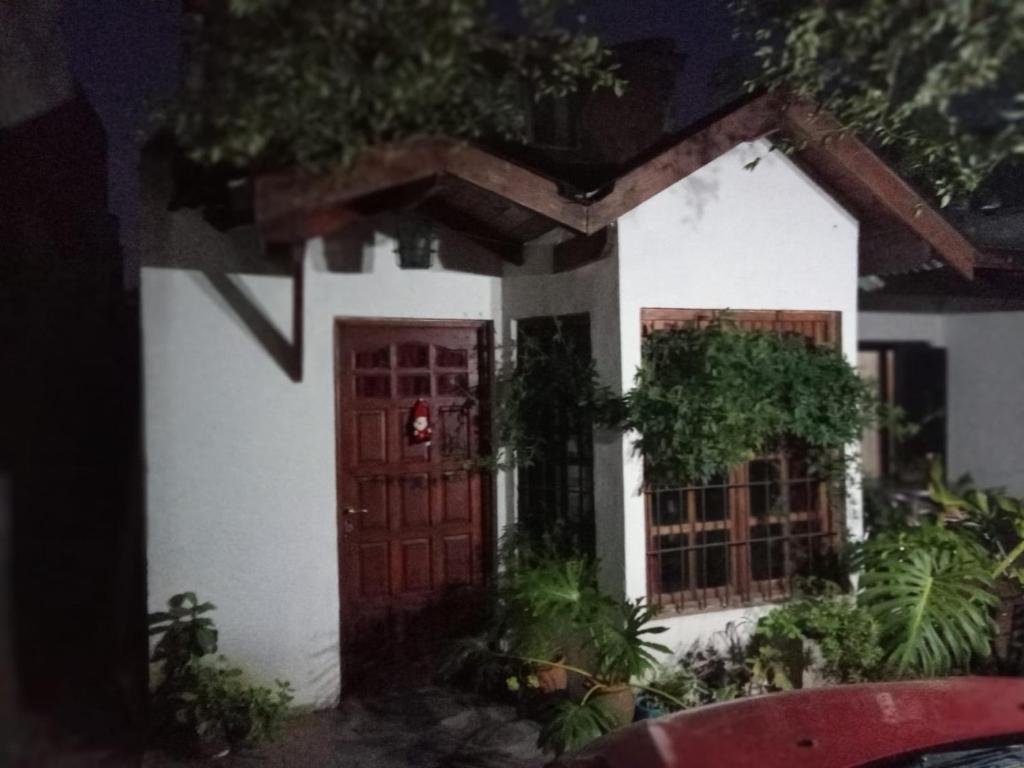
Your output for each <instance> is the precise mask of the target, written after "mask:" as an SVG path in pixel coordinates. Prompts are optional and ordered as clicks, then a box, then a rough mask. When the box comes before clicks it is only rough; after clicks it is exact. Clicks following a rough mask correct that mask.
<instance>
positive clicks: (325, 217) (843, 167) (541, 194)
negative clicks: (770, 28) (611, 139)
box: [255, 95, 977, 278]
mask: <svg viewBox="0 0 1024 768" xmlns="http://www.w3.org/2000/svg"><path fill="white" fill-rule="evenodd" d="M775 133H781V134H783V135H785V136H787V137H789V139H790V140H791V142H792V143H793V144H794V145H795V146H797V147H798V148H799V149H798V151H797V152H796V153H795V155H794V158H795V160H796V162H797V164H798V165H799V166H801V167H802V168H803V169H804V170H805V171H806V172H807V173H808V174H809V175H811V177H812V178H814V179H815V180H816V181H817V182H818V183H819V184H821V185H822V186H823V187H825V188H826V189H827V190H828V191H829V193H830V194H832V195H833V196H834V197H835V198H836V199H837V200H838V201H839V202H840V203H841V204H843V205H844V206H845V207H847V208H848V209H849V210H850V212H851V213H852V214H853V215H854V216H855V217H857V219H858V221H859V223H860V230H861V236H860V254H859V256H860V271H861V273H862V274H893V273H906V272H910V271H915V270H917V269H920V268H927V267H930V266H934V264H935V263H936V262H940V263H943V264H947V265H949V266H950V267H952V268H953V269H954V270H956V271H957V272H959V273H961V274H962V275H963V276H964V277H967V278H970V277H971V276H972V274H973V268H974V262H975V260H976V258H977V254H976V253H975V249H974V248H973V246H972V245H971V244H970V243H969V242H968V241H967V240H966V239H965V238H964V237H963V235H961V234H960V233H959V232H958V231H957V230H956V229H955V228H954V227H953V226H952V225H951V224H950V223H949V222H948V221H946V219H945V218H944V217H943V216H942V215H940V214H939V213H938V211H936V210H935V209H934V208H933V207H932V206H931V205H930V204H929V203H928V201H927V200H925V199H924V198H923V197H922V196H921V195H920V194H918V193H917V192H916V191H915V190H914V189H913V188H912V187H911V186H910V185H909V184H907V183H906V182H905V181H904V180H903V179H902V178H900V176H899V175H898V174H896V173H895V171H893V170H892V168H890V167H889V166H888V165H887V164H886V163H885V162H884V161H883V160H882V159H881V158H879V157H878V155H876V154H875V153H874V152H873V151H871V149H869V148H868V147H867V146H866V145H864V144H863V142H861V141H859V140H858V139H857V138H856V137H854V136H851V135H849V134H844V133H843V132H842V131H841V130H840V125H839V124H838V123H837V122H836V121H835V120H834V119H833V118H832V117H831V116H829V115H828V114H826V113H823V112H821V111H820V110H817V109H815V108H814V107H812V106H809V105H807V104H804V103H799V102H795V103H794V102H783V101H782V100H780V99H778V98H777V97H773V96H769V95H762V96H758V97H756V98H754V99H752V100H750V101H748V102H746V103H745V104H743V105H742V106H739V107H737V108H734V109H731V110H729V111H727V112H725V113H723V114H721V115H719V116H715V117H713V118H712V119H709V120H708V121H706V122H705V123H704V124H703V125H702V126H700V127H699V129H698V130H695V131H690V132H688V133H687V134H686V135H685V136H682V137H676V138H675V139H673V140H672V141H671V142H670V143H669V145H668V146H667V147H666V148H664V149H662V150H661V151H657V152H656V153H654V154H653V155H652V156H651V157H649V158H648V159H646V160H644V161H642V162H640V163H639V164H637V165H636V166H635V167H633V168H632V169H630V170H627V171H626V172H624V173H622V174H621V175H619V176H618V177H617V178H615V179H614V180H612V181H610V182H609V183H608V184H605V185H602V186H601V187H600V188H598V189H594V190H589V191H587V190H583V191H581V190H573V189H572V188H571V187H569V186H568V185H566V184H562V183H559V181H557V180H556V179H554V178H551V177H549V176H546V175H545V174H543V173H541V172H539V171H537V170H533V169H530V168H526V167H524V166H522V165H518V164H516V163H513V162H511V161H509V160H507V159H505V158H502V157H500V156H498V155H496V154H494V153H492V152H488V151H486V150H483V149H481V148H478V147H474V146H471V145H468V144H466V143H463V142H456V141H453V140H449V139H428V138H425V139H418V140H412V141H408V142H405V143H403V144H400V145H393V146H382V147H377V148H374V149H371V150H368V151H366V152H364V153H363V154H362V155H361V156H360V158H359V159H358V160H357V161H356V162H355V163H354V164H353V165H352V166H351V167H350V168H348V169H346V170H344V171H340V172H336V173H326V174H322V175H311V174H307V173H302V172H287V173H279V174H273V175H267V176H262V177H259V178H257V179H256V181H255V215H256V223H257V225H258V226H259V228H260V230H261V232H262V234H263V237H264V239H265V240H266V241H268V242H291V243H295V242H300V241H304V240H307V239H310V238H313V237H320V236H326V235H330V234H332V233H334V232H337V231H338V230H340V229H343V228H344V227H346V226H348V225H349V224H350V223H352V222H353V221H355V220H357V219H359V218H362V217H365V216H370V215H374V214H376V213H380V212H383V211H387V210H417V211H419V212H421V213H423V214H425V215H427V216H429V217H430V218H431V219H432V220H434V221H435V222H437V223H438V224H439V225H441V226H442V227H443V228H445V229H448V230H451V231H453V232H456V233H458V234H459V235H461V236H464V237H467V238H470V239H472V240H474V241H476V242H477V243H478V244H480V245H482V246H484V247H486V248H489V249H490V250H491V251H492V252H494V253H496V254H497V255H498V256H500V257H501V258H504V259H507V260H510V261H514V262H515V261H520V260H521V258H522V246H523V245H524V244H525V243H527V242H529V241H531V240H533V239H535V238H537V237H539V236H541V235H543V234H545V233H547V232H551V231H552V230H555V229H562V230H564V231H565V232H566V233H567V234H568V237H569V238H570V239H569V240H568V241H567V242H565V243H563V244H562V245H560V246H558V247H562V246H565V247H567V248H579V249H583V250H586V249H588V248H591V247H593V248H600V247H603V239H602V233H606V232H607V230H606V228H607V227H608V226H609V225H610V224H612V223H614V222H615V221H616V219H618V218H619V217H620V216H622V215H623V214H625V213H627V212H628V211H630V210H632V209H633V208H635V207H637V206H638V205H640V204H641V203H643V202H644V201H646V200H648V199H649V198H651V197H653V196H654V195H656V194H657V193H659V192H661V191H662V190H664V189H667V188H668V187H669V186H671V185H672V184H674V183H676V182H677V181H679V180H681V179H683V178H686V177H687V176H689V175H690V174H691V173H694V172H695V171H697V170H699V169H700V168H702V167H703V166H705V165H707V164H708V163H709V162H711V161H712V160H714V159H716V158H717V157H719V156H721V155H723V154H725V153H726V152H728V151H729V150H730V149H732V148H733V147H735V146H736V145H738V144H740V143H742V142H747V141H753V140H755V139H758V138H762V137H765V136H770V135H772V134H775Z"/></svg>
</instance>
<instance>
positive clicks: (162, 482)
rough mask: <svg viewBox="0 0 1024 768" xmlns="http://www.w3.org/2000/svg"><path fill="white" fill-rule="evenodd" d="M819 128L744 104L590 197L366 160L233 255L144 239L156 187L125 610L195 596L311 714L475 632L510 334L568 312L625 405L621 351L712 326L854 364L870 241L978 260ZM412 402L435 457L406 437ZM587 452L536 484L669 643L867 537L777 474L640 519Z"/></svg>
mask: <svg viewBox="0 0 1024 768" xmlns="http://www.w3.org/2000/svg"><path fill="white" fill-rule="evenodd" d="M833 127H834V126H833V125H832V124H831V123H830V122H829V120H828V118H827V117H826V116H821V115H819V116H817V117H814V116H811V115H810V114H809V113H808V111H807V110H806V109H803V108H800V107H790V108H788V109H786V110H780V109H779V108H778V107H777V105H774V104H772V103H771V102H770V101H769V100H767V99H765V98H763V97H762V98H759V99H755V100H753V101H750V102H748V103H746V104H745V105H743V106H740V107H738V108H735V109H733V110H731V111H728V112H726V113H724V114H722V115H719V116H717V117H716V118H715V119H713V120H709V121H708V122H707V123H706V124H704V125H703V126H701V127H700V128H699V129H698V130H695V131H692V132H689V133H688V134H687V135H686V136H683V137H677V138H676V139H674V140H672V141H671V142H668V143H667V144H666V146H665V147H664V148H663V150H662V151H660V152H658V153H653V154H651V155H650V156H649V159H647V160H645V161H642V162H639V163H638V164H637V165H636V166H635V167H633V168H632V169H628V170H627V171H626V172H623V173H619V174H617V175H616V177H614V178H611V179H608V180H607V183H604V184H601V185H600V186H599V187H596V188H594V189H592V190H591V189H584V190H581V189H573V188H572V187H571V186H569V185H566V184H560V183H559V182H556V181H555V180H554V179H552V178H549V177H547V176H545V175H543V174H542V173H540V172H538V171H536V170H533V169H531V168H528V167H525V166H523V165H518V164H515V163H512V162H509V161H507V160H505V159H503V158H501V157H498V156H496V155H494V154H491V153H488V152H485V151H482V150H480V149H475V148H472V147H465V146H459V145H456V144H453V143H449V142H443V141H424V142H419V143H411V144H409V145H405V146H402V147H397V148H382V149H380V150H377V151H373V152H370V153H368V154H367V155H365V156H364V157H363V158H362V159H361V160H360V162H359V163H358V164H357V166H356V167H355V168H353V169H352V170H351V171H350V172H349V173H347V174H345V175H342V176H335V177H331V178H329V179H320V180H311V179H309V178H305V179H303V178H302V177H301V176H289V175H282V176H277V177H270V178H264V179H261V180H259V181H258V183H257V188H256V219H257V225H258V226H257V228H256V229H255V230H253V229H237V230H234V231H232V232H230V233H227V234H224V233H219V232H217V231H215V230H213V229H211V228H210V227H208V226H206V225H205V224H204V222H203V221H202V219H201V218H200V216H199V215H198V214H197V213H195V212H194V211H179V212H177V213H174V214H168V213H167V212H166V211H165V210H163V206H164V205H165V203H166V200H167V199H168V197H169V194H168V191H167V190H161V189H159V188H157V187H152V188H151V191H152V192H153V194H154V198H153V200H152V201H151V203H152V205H151V206H150V213H149V215H148V217H147V218H146V220H145V221H144V226H143V233H142V237H143V242H142V245H143V253H144V254H145V256H144V258H145V267H144V269H143V274H142V308H143V337H144V339H143V342H144V385H145V432H146V454H147V464H148V470H147V511H148V567H149V600H150V605H151V607H152V608H154V609H156V608H159V607H160V606H161V605H163V603H164V601H166V599H167V598H168V597H169V596H170V595H172V594H173V593H175V592H180V591H184V590H194V591H196V592H198V593H199V595H200V597H201V598H202V599H207V600H211V601H213V602H214V603H216V604H217V605H218V611H217V614H216V619H217V621H218V624H219V626H220V629H221V645H222V650H223V651H224V652H225V653H226V654H228V655H230V656H231V657H232V658H233V659H234V660H236V661H237V662H239V663H242V664H244V665H245V666H247V667H248V668H250V669H252V670H253V671H255V672H256V673H258V674H260V675H263V676H264V677H266V678H267V679H271V678H274V677H280V678H287V679H289V680H291V682H292V683H293V684H294V685H295V687H296V689H297V691H298V702H299V703H312V704H316V705H327V704H330V703H331V702H333V701H334V700H335V699H336V698H337V696H338V695H339V691H340V690H342V689H343V688H347V687H349V686H352V685H355V684H357V683H359V684H372V681H370V680H366V679H365V676H364V679H362V680H360V679H358V678H359V673H360V672H361V671H365V670H367V669H370V668H371V667H372V668H373V669H375V670H377V671H381V670H385V669H388V667H387V666H386V665H385V664H383V659H385V658H386V657H389V656H390V657H394V656H396V655H398V656H401V655H402V654H406V653H413V654H414V652H415V649H416V648H424V647H431V646H432V645H436V644H437V642H438V641H439V640H441V639H445V638H446V637H447V636H448V635H449V634H450V633H451V632H452V624H450V623H448V622H457V621H458V620H459V619H460V618H461V617H463V616H464V615H465V614H466V613H467V612H472V610H473V609H474V604H473V602H472V600H469V599H464V598H468V596H470V595H471V593H472V591H471V590H470V591H469V592H466V591H464V590H463V589H462V586H463V585H478V584H480V583H481V582H482V581H483V580H484V579H485V578H486V575H487V573H488V572H489V569H490V568H491V567H492V565H493V560H494V553H495V543H496V538H497V536H498V534H499V533H500V531H501V530H502V528H503V527H504V526H505V524H506V523H507V522H509V521H510V520H513V519H515V517H516V510H517V483H516V482H515V478H514V477H513V476H512V474H511V473H508V472H497V473H495V474H494V476H493V477H492V476H491V475H489V474H488V473H485V472H481V471H479V470H474V469H472V467H471V466H467V464H466V459H469V458H472V456H473V455H474V454H477V453H479V451H480V450H482V448H483V447H485V445H486V442H487V439H488V436H489V425H488V423H487V399H488V387H487V384H488V382H489V381H490V380H491V378H492V377H493V374H494V369H495V364H496V361H498V362H500V361H502V360H504V359H507V355H508V350H509V342H510V341H511V340H513V339H514V338H515V337H516V335H517V333H519V332H537V331H536V330H532V331H531V330H529V329H531V328H534V329H536V328H537V327H538V323H542V322H543V321H542V319H543V318H548V317H551V316H568V315H571V316H573V317H572V319H571V322H570V323H569V325H571V327H572V328H573V329H574V332H576V333H579V334H581V335H582V337H583V338H585V339H587V341H588V343H589V348H590V350H591V353H592V354H593V356H594V359H595V360H596V364H597V368H598V371H599V373H600V375H601V377H602V379H603V380H604V382H606V383H607V384H609V385H611V386H612V387H613V388H614V389H616V390H619V391H622V390H625V389H627V388H628V387H629V386H630V385H631V383H632V379H633V376H634V372H635V370H636V368H637V365H638V364H639V362H640V351H641V342H642V338H643V334H644V332H645V329H650V328H657V327H664V326H666V325H671V324H676V323H685V322H692V321H695V320H699V319H700V318H702V317H706V316H708V315H709V314H710V313H713V312H715V311H720V310H724V309H730V310H732V311H734V312H735V315H736V317H737V319H738V320H739V321H740V322H741V323H744V324H747V325H752V326H756V327H765V328H779V329H782V330H790V331H795V332H799V333H804V334H806V335H807V336H808V337H810V338H812V339H813V340H814V341H815V342H816V343H825V344H835V345H837V346H838V347H839V348H841V349H842V350H843V352H844V353H845V354H846V355H847V356H848V357H849V358H850V359H851V360H852V359H854V358H855V357H856V354H857V350H858V340H859V339H860V338H862V335H859V334H858V311H857V302H858V280H859V279H860V278H861V277H862V276H864V275H870V274H876V273H877V272H878V271H879V269H878V267H879V265H884V264H886V263H887V258H888V256H887V253H888V252H889V249H890V244H891V242H899V243H903V244H911V245H913V246H914V247H913V248H905V249H904V251H903V252H901V255H900V259H901V261H900V263H901V264H902V265H904V266H905V267H906V268H907V269H913V268H915V267H916V266H919V265H920V263H922V262H928V261H929V260H931V259H939V260H941V261H942V262H944V263H946V264H949V265H950V268H951V269H956V270H959V271H962V272H963V273H965V274H967V275H969V274H970V273H971V270H972V267H973V260H974V256H975V254H974V251H973V248H972V247H971V245H970V244H969V243H968V242H967V241H966V240H964V239H963V238H962V237H961V236H960V235H959V234H958V233H957V231H956V230H954V229H953V228H952V227H951V226H950V225H949V224H948V223H947V222H946V221H945V219H943V218H942V217H940V216H939V215H938V214H937V213H936V212H935V211H933V210H932V209H931V208H929V207H928V205H927V204H926V203H925V202H924V201H923V200H921V199H920V198H919V197H918V196H917V195H916V194H914V193H913V191H912V190H911V189H910V188H909V187H907V186H906V185H905V184H904V183H903V182H902V181H900V179H899V178H898V177H896V176H895V175H894V174H893V172H892V171H891V170H890V169H888V168H887V167H886V166H885V165H884V164H883V163H882V161H880V160H879V159H878V158H877V157H876V156H875V155H874V154H872V153H871V152H870V151H869V150H868V149H867V148H865V147H864V146H863V145H861V144H860V143H859V142H857V141H856V140H855V139H853V138H850V137H846V138H841V139H837V138H833V139H832V140H831V141H829V142H827V143H822V142H820V141H818V139H820V138H821V137H822V135H823V134H824V133H827V132H828V131H830V130H831V129H832V128H833ZM774 131H782V132H784V133H787V134H789V135H791V136H793V137H795V138H796V139H798V140H799V139H803V138H807V139H811V142H810V144H808V146H807V148H806V149H805V150H804V151H802V152H801V153H800V154H799V155H797V156H796V157H792V158H791V157H789V156H787V155H786V154H785V153H783V152H773V151H771V144H770V142H769V141H768V140H767V138H766V137H767V136H768V135H770V134H771V133H772V132H774ZM755 161H756V162H755ZM755 165H756V167H753V166H755ZM413 214H415V216H414V215H413ZM424 221H427V222H430V225H429V226H430V227H431V228H436V229H434V230H433V231H436V232H437V233H438V235H439V237H440V247H439V253H438V254H437V258H436V259H435V261H436V263H435V264H434V265H433V266H432V267H430V268H429V269H418V270H417V269H402V268H401V266H400V265H399V256H398V255H396V241H398V242H402V243H404V245H403V254H404V255H403V258H413V257H415V256H416V253H415V249H414V248H413V247H412V243H413V242H414V240H415V239H416V236H417V235H422V234H424V230H423V229H422V228H421V227H422V222H424ZM410 227H411V228H412V229H411V231H410ZM261 238H262V242H263V243H266V244H267V246H268V247H267V248H266V251H267V255H264V249H263V248H262V247H261ZM274 244H277V245H281V246H284V248H283V251H284V253H283V255H282V254H278V255H273V254H274V253H275V252H277V251H279V250H282V249H280V248H277V247H271V246H272V245H274ZM915 259H917V260H916V261H915ZM421 397H422V398H424V399H425V400H426V401H427V402H428V404H429V406H430V408H431V417H432V426H433V432H434V434H433V440H432V443H431V444H430V446H429V447H427V446H425V445H424V444H422V443H415V442H413V441H412V440H411V438H410V435H409V432H408V421H409V418H410V415H411V413H410V411H411V409H412V407H413V404H414V403H415V401H416V400H417V399H418V398H421ZM588 439H589V440H590V441H591V443H592V444H591V445H589V446H584V447H582V448H580V447H579V446H578V445H577V446H576V447H575V448H574V449H573V451H571V452H570V453H571V454H572V458H571V461H569V460H567V462H566V464H565V467H564V468H558V471H559V472H562V473H563V474H562V476H561V479H560V480H559V482H560V483H562V485H563V486H564V487H566V488H567V489H568V490H567V493H568V494H570V495H571V497H572V498H573V499H574V502H573V503H574V504H575V505H576V506H575V514H576V518H575V519H576V520H577V521H578V523H579V525H581V526H584V525H586V526H590V528H591V530H590V532H589V533H588V534H587V535H586V536H582V537H581V541H590V540H592V541H593V547H594V550H595V551H596V553H597V555H598V556H599V557H600V559H601V578H602V581H603V583H604V584H605V586H606V587H607V588H609V589H610V590H612V591H613V592H614V593H617V594H620V595H624V596H628V597H633V598H640V597H646V598H649V599H650V600H652V601H653V602H655V603H657V604H659V605H661V606H662V607H663V609H664V617H663V618H664V623H665V624H666V625H667V626H669V628H670V632H669V633H667V635H666V636H665V637H667V638H668V641H667V642H668V643H669V644H670V645H673V646H676V647H678V646H680V645H683V644H688V643H689V642H691V641H692V640H693V639H696V638H697V637H707V636H708V635H710V634H711V633H713V632H714V631H716V630H719V629H721V628H722V627H723V626H724V625H725V623H726V622H728V621H736V620H738V619H741V618H743V617H744V616H749V615H752V613H753V612H756V611H757V610H759V606H763V605H764V604H766V603H767V602H769V601H771V600H774V599H778V598H780V597H784V596H785V594H786V590H787V587H788V577H789V576H790V575H792V574H793V573H794V572H796V571H800V570H807V569H813V568H814V567H816V563H817V562H818V561H821V560H822V559H824V556H825V555H827V553H828V550H829V547H830V546H831V545H832V544H834V543H835V542H836V541H837V540H838V539H839V537H840V536H841V535H842V532H843V530H844V528H845V529H847V530H849V531H850V532H851V533H852V534H853V535H854V536H857V535H859V534H860V532H861V530H862V520H861V514H860V508H859V504H858V499H857V494H856V488H855V487H851V488H850V491H851V493H850V498H849V499H848V500H847V503H846V504H845V505H839V506H840V507H842V508H836V506H835V505H834V504H833V503H832V502H830V500H829V498H828V495H827V494H825V493H823V492H822V491H821V488H820V487H819V486H818V485H817V484H815V483H814V482H813V481H811V480H809V479H808V478H806V477H805V476H804V472H803V468H802V467H801V466H799V462H798V461H796V462H794V461H787V460H783V459H781V458H778V457H764V458H763V459H761V460H759V461H755V462H751V463H750V464H749V465H746V466H744V467H741V468H739V469H737V470H736V471H735V472H734V473H731V475H730V477H729V478H728V483H727V485H728V490H725V489H723V488H722V486H723V485H726V483H724V482H723V483H719V484H718V485H717V486H716V485H714V484H712V485H709V486H707V487H705V488H697V489H687V490H681V491H679V492H672V493H668V492H666V493H660V494H658V495H657V497H651V496H650V495H649V494H647V493H645V491H644V480H643V462H642V460H641V459H640V458H639V457H638V456H636V455H635V452H634V450H633V447H632V440H631V438H630V437H629V436H628V435H626V436H623V435H621V434H617V433H612V432H603V431H601V430H596V431H595V432H594V434H593V435H592V436H589V438H588ZM770 476H771V477H778V478H781V480H780V482H782V483H787V484H789V486H790V487H789V492H788V493H786V494H784V495H785V497H786V498H788V499H790V504H791V508H790V509H789V510H787V512H788V518H787V519H788V520H789V521H790V523H791V525H789V526H786V525H784V524H783V522H782V521H781V518H779V519H777V518H778V516H774V517H773V516H771V515H770V514H769V513H768V512H767V509H768V507H771V506H772V505H773V504H774V503H775V502H776V501H777V499H776V498H775V497H774V496H771V497H770V494H772V493H774V491H773V490H772V489H773V487H774V488H777V486H773V485H772V483H770V482H768V480H767V478H768V477H770ZM722 480H723V481H724V480H726V478H722ZM531 482H532V480H531ZM531 492H532V491H531ZM766 515H767V516H766ZM819 555H821V556H822V557H818V556H819ZM449 598H451V599H449ZM438 605H440V606H442V607H445V606H446V607H445V609H444V610H440V609H439V610H434V608H436V607H437V606H438ZM366 659H371V660H372V661H373V663H372V664H368V663H364V662H365V660H366ZM413 666H415V665H413ZM396 674H397V673H396Z"/></svg>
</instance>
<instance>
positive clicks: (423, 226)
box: [395, 214, 437, 269]
mask: <svg viewBox="0 0 1024 768" xmlns="http://www.w3.org/2000/svg"><path fill="white" fill-rule="evenodd" d="M395 234H396V238H397V243H396V244H395V253H396V254H398V266H399V267H401V268H402V269H430V267H431V266H432V265H433V263H434V254H435V253H437V235H436V234H435V233H434V227H433V225H432V224H431V223H430V221H428V220H427V219H425V218H423V217H422V216H417V215H415V214H405V215H403V216H400V217H399V218H398V224H397V228H396V232H395Z"/></svg>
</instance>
